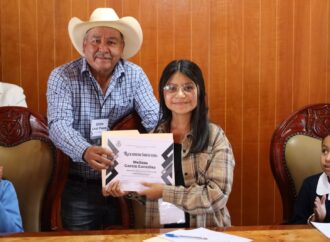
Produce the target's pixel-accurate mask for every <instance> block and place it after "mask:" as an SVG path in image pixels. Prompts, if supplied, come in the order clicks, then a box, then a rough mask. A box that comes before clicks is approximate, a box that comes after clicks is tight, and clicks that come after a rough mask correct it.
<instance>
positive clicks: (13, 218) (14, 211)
mask: <svg viewBox="0 0 330 242" xmlns="http://www.w3.org/2000/svg"><path fill="white" fill-rule="evenodd" d="M2 176H3V166H0V233H8V232H23V227H22V218H21V214H20V211H19V206H18V200H17V195H16V192H15V188H14V186H13V184H12V183H11V182H10V181H8V180H2Z"/></svg>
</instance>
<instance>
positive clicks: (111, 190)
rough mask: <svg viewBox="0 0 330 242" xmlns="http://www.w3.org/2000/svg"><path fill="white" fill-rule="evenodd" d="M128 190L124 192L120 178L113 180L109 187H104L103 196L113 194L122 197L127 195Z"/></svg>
mask: <svg viewBox="0 0 330 242" xmlns="http://www.w3.org/2000/svg"><path fill="white" fill-rule="evenodd" d="M127 193H128V192H123V191H122V190H121V188H120V182H119V180H116V181H111V182H110V184H109V185H108V186H107V187H102V194H103V196H105V197H107V196H113V197H122V196H125V195H126V194H127Z"/></svg>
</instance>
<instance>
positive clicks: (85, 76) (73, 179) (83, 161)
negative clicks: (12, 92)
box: [47, 8, 159, 230]
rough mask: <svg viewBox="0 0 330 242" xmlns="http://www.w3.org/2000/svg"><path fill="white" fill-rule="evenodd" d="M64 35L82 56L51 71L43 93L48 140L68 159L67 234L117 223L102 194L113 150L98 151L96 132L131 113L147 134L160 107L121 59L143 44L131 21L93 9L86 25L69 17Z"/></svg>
mask: <svg viewBox="0 0 330 242" xmlns="http://www.w3.org/2000/svg"><path fill="white" fill-rule="evenodd" d="M68 31H69V36H70V39H71V42H72V44H73V46H74V47H75V48H76V50H77V51H78V52H79V53H80V55H81V57H80V58H78V59H76V60H73V61H71V62H69V63H66V64H64V65H62V66H59V67H57V68H55V69H54V70H53V71H52V72H51V74H50V76H49V80H48V88H47V103H48V125H49V134H50V138H51V139H52V141H53V142H54V144H55V145H56V146H57V147H58V148H59V149H61V150H62V151H63V152H64V153H65V154H67V155H68V156H69V157H70V158H71V162H70V169H69V176H68V181H67V183H66V185H65V189H64V192H63V194H62V203H61V204H62V205H61V217H62V224H63V227H64V228H65V229H69V230H95V229H103V228H106V227H108V226H110V225H113V224H120V222H121V221H120V214H119V211H118V209H117V205H116V201H115V200H114V199H113V198H107V199H105V198H104V197H103V196H102V192H101V189H102V184H101V170H102V169H106V168H108V167H109V166H110V165H112V161H111V155H112V153H111V151H110V150H109V149H106V148H102V147H101V146H100V145H101V133H102V131H104V130H109V129H111V127H112V126H113V124H115V123H116V122H117V121H118V120H120V119H121V118H123V117H124V116H126V115H128V114H129V113H131V112H133V111H136V112H137V113H138V114H139V116H140V117H141V120H142V125H143V126H144V127H145V128H146V129H147V130H150V129H152V128H154V127H155V125H156V123H157V119H158V109H159V105H158V102H157V99H156V98H155V96H154V93H153V90H152V86H151V84H150V82H149V80H148V78H147V76H146V74H145V73H144V72H143V70H142V68H141V67H139V66H137V65H135V64H133V63H132V62H129V61H128V60H127V59H128V58H130V57H132V56H134V55H135V54H136V53H137V52H138V51H139V49H140V47H141V45H142V38H143V37H142V29H141V26H140V24H139V23H138V21H137V20H136V19H135V18H133V17H123V18H119V17H118V16H117V14H116V12H115V11H114V10H113V9H112V8H97V9H95V10H94V11H93V13H92V14H91V16H90V19H89V21H82V20H80V19H78V18H76V17H73V18H72V19H71V20H70V21H69V24H68Z"/></svg>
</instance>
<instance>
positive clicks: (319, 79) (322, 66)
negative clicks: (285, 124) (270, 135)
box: [309, 1, 329, 103]
mask: <svg viewBox="0 0 330 242" xmlns="http://www.w3.org/2000/svg"><path fill="white" fill-rule="evenodd" d="M328 4H329V1H326V2H325V1H323V2H315V1H311V6H310V15H311V34H310V39H311V43H310V66H311V67H313V68H310V73H309V82H310V93H309V95H310V103H321V102H327V95H326V93H327V88H326V87H327V86H326V72H327V69H329V66H327V52H326V51H324V50H325V49H327V45H328V42H329V39H327V38H324V37H323V36H324V33H327V28H328V23H327V22H326V21H324V19H327V16H328Z"/></svg>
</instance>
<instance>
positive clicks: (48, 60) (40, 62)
mask: <svg viewBox="0 0 330 242" xmlns="http://www.w3.org/2000/svg"><path fill="white" fill-rule="evenodd" d="M55 1H56V0H44V1H38V4H37V6H36V7H37V17H36V18H37V33H36V34H37V39H36V41H37V50H38V51H37V55H38V56H37V60H36V62H37V73H36V74H37V82H38V86H39V88H38V92H39V94H38V96H39V103H38V107H39V108H38V111H39V112H41V113H46V111H47V103H46V91H47V80H48V77H49V72H50V70H52V69H54V67H55V45H54V25H55V22H54V20H55V13H54V4H55Z"/></svg>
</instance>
